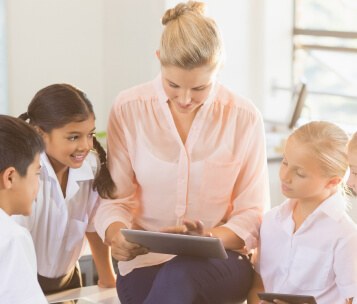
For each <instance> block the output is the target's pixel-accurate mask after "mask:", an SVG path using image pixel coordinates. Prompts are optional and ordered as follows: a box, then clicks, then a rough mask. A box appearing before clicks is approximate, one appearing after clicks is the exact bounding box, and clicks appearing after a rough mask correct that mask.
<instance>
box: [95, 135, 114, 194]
mask: <svg viewBox="0 0 357 304" xmlns="http://www.w3.org/2000/svg"><path fill="white" fill-rule="evenodd" d="M93 146H94V149H95V150H96V151H97V153H98V156H99V161H100V168H99V172H98V173H97V176H96V177H95V179H94V184H93V189H94V190H96V191H98V193H99V196H100V197H102V198H114V193H115V190H116V187H115V184H114V181H113V179H112V177H111V176H110V173H109V170H108V167H107V154H106V153H105V151H104V149H103V147H102V146H101V144H100V143H99V141H98V140H97V139H96V138H95V137H93Z"/></svg>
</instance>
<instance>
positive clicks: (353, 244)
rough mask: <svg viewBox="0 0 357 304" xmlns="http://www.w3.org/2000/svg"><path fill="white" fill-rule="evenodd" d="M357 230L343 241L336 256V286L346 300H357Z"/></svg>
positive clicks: (337, 248) (337, 249)
mask: <svg viewBox="0 0 357 304" xmlns="http://www.w3.org/2000/svg"><path fill="white" fill-rule="evenodd" d="M356 252H357V230H354V232H353V233H352V234H351V235H349V236H346V238H344V239H342V240H341V241H340V242H339V244H338V246H337V247H336V251H335V254H334V265H333V267H334V270H335V273H336V284H337V286H338V288H339V290H340V292H341V294H342V295H343V297H344V298H345V299H349V298H354V303H355V302H356V298H357V259H356Z"/></svg>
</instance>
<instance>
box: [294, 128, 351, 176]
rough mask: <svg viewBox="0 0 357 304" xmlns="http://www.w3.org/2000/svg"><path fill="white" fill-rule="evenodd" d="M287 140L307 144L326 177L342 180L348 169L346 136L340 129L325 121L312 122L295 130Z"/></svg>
mask: <svg viewBox="0 0 357 304" xmlns="http://www.w3.org/2000/svg"><path fill="white" fill-rule="evenodd" d="M289 138H293V139H294V140H295V139H296V140H298V141H299V142H300V143H302V144H307V145H309V147H310V148H311V151H312V156H315V158H316V159H317V160H318V161H319V162H320V164H321V168H322V170H323V172H324V173H325V174H326V175H327V176H328V177H334V176H338V177H341V178H343V176H344V175H345V173H346V170H347V168H348V159H347V143H348V136H347V134H346V133H345V131H343V130H342V129H341V128H340V127H338V126H337V125H335V124H333V123H331V122H327V121H313V122H310V123H307V124H305V125H302V126H301V127H299V128H298V129H296V130H295V131H294V132H293V133H292V134H291V135H290V136H289Z"/></svg>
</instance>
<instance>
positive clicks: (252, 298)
mask: <svg viewBox="0 0 357 304" xmlns="http://www.w3.org/2000/svg"><path fill="white" fill-rule="evenodd" d="M258 292H264V285H263V281H262V278H261V277H260V275H259V274H258V273H257V272H255V271H254V277H253V284H252V287H251V288H250V290H249V293H248V298H247V302H248V304H258V303H264V302H261V301H260V300H259V297H258V295H257V293H258Z"/></svg>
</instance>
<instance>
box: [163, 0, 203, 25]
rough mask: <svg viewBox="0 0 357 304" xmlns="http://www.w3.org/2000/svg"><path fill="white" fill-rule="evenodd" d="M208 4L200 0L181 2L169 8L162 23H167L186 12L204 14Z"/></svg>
mask: <svg viewBox="0 0 357 304" xmlns="http://www.w3.org/2000/svg"><path fill="white" fill-rule="evenodd" d="M205 7H206V4H205V3H204V2H198V1H188V2H185V3H179V4H177V5H176V6H175V7H174V8H171V9H168V10H167V11H166V12H165V14H164V16H163V17H162V20H161V22H162V24H163V25H166V24H167V23H169V22H170V21H172V20H175V19H177V18H179V17H180V16H182V15H183V14H185V13H188V12H190V13H195V14H199V15H204V13H205Z"/></svg>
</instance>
